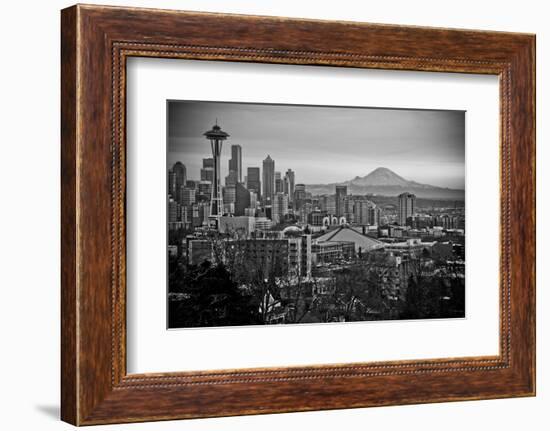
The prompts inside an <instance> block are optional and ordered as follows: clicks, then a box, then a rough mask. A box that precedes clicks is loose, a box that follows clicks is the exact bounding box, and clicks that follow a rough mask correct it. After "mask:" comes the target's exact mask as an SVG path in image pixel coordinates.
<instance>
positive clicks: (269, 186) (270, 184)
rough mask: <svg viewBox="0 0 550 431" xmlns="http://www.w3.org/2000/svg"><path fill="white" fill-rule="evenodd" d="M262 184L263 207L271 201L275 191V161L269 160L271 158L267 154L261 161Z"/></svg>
mask: <svg viewBox="0 0 550 431" xmlns="http://www.w3.org/2000/svg"><path fill="white" fill-rule="evenodd" d="M262 183H263V184H262V186H263V190H262V196H263V201H264V205H269V204H271V201H272V200H273V193H274V190H275V161H274V160H273V159H272V158H271V156H269V154H268V156H267V158H266V159H265V160H264V161H263V175H262Z"/></svg>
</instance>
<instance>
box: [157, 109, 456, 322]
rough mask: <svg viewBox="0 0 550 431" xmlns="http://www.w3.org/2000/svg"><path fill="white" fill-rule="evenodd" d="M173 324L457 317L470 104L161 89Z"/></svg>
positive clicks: (169, 294) (170, 299)
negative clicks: (381, 104) (412, 105)
mask: <svg viewBox="0 0 550 431" xmlns="http://www.w3.org/2000/svg"><path fill="white" fill-rule="evenodd" d="M166 145H167V169H166V173H167V200H166V211H167V228H166V232H167V244H168V249H167V258H168V263H167V280H168V291H167V307H168V322H167V323H168V328H169V329H176V328H197V327H226V326H250V325H275V324H322V323H323V324H324V323H344V322H361V321H384V320H413V319H456V318H464V317H466V311H465V265H466V262H465V235H466V231H465V112H464V111H452V110H417V109H398V108H395V109H394V108H391V109H390V108H376V107H373V108H371V107H341V106H309V105H282V104H263V103H233V102H223V101H220V102H210V101H208V102H206V101H178V100H169V101H167V144H166Z"/></svg>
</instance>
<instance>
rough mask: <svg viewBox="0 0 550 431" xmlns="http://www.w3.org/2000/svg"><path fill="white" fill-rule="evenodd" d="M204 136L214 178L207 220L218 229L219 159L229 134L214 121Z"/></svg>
mask: <svg viewBox="0 0 550 431" xmlns="http://www.w3.org/2000/svg"><path fill="white" fill-rule="evenodd" d="M204 136H206V139H208V140H209V141H210V147H211V149H212V157H213V159H214V178H213V181H212V197H211V199H210V215H209V219H210V225H211V226H212V227H215V228H218V227H219V221H220V217H221V216H222V215H223V197H222V185H221V171H220V159H221V153H222V143H223V141H225V140H226V139H227V138H228V137H229V134H228V133H225V132H224V131H223V130H222V129H221V127H220V126H218V119H216V124H215V125H214V126H213V127H212V129H211V130H209V131H208V132H205V133H204Z"/></svg>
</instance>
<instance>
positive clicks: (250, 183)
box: [246, 167, 261, 199]
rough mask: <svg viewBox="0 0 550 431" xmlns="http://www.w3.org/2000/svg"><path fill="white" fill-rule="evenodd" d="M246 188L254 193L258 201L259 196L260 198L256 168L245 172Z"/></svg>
mask: <svg viewBox="0 0 550 431" xmlns="http://www.w3.org/2000/svg"><path fill="white" fill-rule="evenodd" d="M246 188H247V189H248V190H250V191H252V192H254V193H256V197H257V198H258V199H260V196H261V182H260V168H256V167H249V168H248V170H247V172H246Z"/></svg>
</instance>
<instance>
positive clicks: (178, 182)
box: [168, 162, 187, 203]
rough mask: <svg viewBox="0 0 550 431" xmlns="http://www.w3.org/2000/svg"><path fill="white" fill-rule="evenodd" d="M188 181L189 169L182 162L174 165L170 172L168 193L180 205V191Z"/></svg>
mask: <svg viewBox="0 0 550 431" xmlns="http://www.w3.org/2000/svg"><path fill="white" fill-rule="evenodd" d="M186 181H187V169H185V165H184V164H183V163H181V162H176V163H174V166H172V169H170V171H169V172H168V193H170V195H171V196H172V197H173V198H174V199H175V200H177V201H178V202H179V203H181V202H180V201H179V196H180V190H181V188H182V187H183V186H185V182H186Z"/></svg>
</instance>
